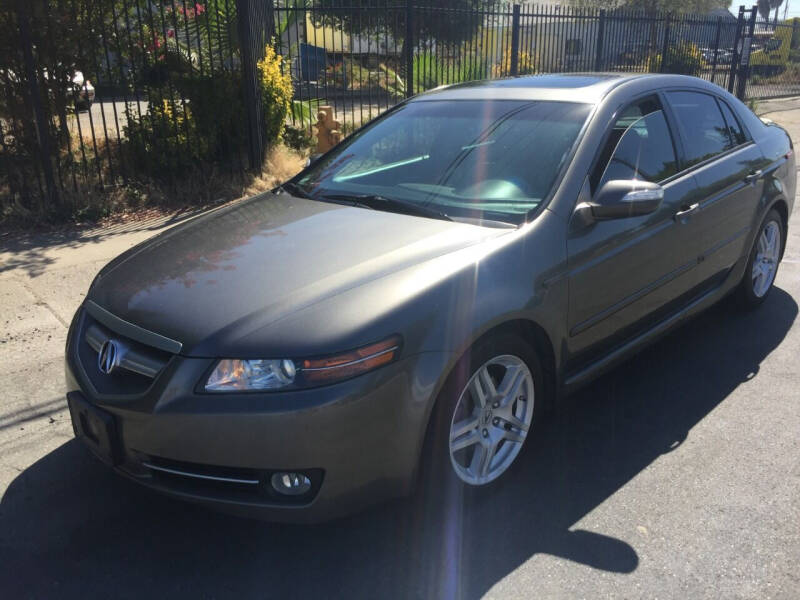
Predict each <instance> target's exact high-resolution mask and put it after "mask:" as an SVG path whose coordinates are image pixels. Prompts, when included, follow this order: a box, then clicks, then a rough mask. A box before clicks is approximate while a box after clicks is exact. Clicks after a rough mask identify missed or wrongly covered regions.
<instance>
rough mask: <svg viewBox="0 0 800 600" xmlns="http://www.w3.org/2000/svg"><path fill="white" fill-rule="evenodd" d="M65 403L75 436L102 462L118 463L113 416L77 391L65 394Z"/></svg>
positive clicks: (117, 439) (118, 455) (119, 458)
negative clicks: (92, 403)
mask: <svg viewBox="0 0 800 600" xmlns="http://www.w3.org/2000/svg"><path fill="white" fill-rule="evenodd" d="M67 403H68V404H69V413H70V417H71V419H72V429H73V431H74V432H75V437H77V438H78V439H80V440H81V441H82V442H83V443H85V444H86V445H87V446H88V447H89V449H90V450H91V451H92V452H93V453H94V454H95V455H96V456H97V457H98V458H99V459H100V460H102V461H103V462H104V463H106V464H108V465H111V466H114V465H116V464H119V462H120V460H121V456H122V453H121V451H120V448H119V438H118V436H117V424H116V421H115V420H114V416H113V415H112V414H110V413H108V412H106V411H104V410H102V409H100V408H97V407H96V406H93V405H91V404H89V403H88V402H87V401H86V399H85V398H84V397H83V394H81V393H79V392H70V393H69V394H67Z"/></svg>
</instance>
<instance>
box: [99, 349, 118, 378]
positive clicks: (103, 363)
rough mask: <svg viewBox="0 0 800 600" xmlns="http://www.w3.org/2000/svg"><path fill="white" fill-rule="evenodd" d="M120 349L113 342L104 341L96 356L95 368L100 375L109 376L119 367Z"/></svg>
mask: <svg viewBox="0 0 800 600" xmlns="http://www.w3.org/2000/svg"><path fill="white" fill-rule="evenodd" d="M119 359H120V348H119V346H118V345H117V342H115V341H114V340H106V341H105V342H103V345H102V346H100V352H99V353H98V354H97V368H98V369H100V372H101V373H105V374H106V375H110V374H111V372H112V371H113V370H114V369H116V368H117V367H118V366H119Z"/></svg>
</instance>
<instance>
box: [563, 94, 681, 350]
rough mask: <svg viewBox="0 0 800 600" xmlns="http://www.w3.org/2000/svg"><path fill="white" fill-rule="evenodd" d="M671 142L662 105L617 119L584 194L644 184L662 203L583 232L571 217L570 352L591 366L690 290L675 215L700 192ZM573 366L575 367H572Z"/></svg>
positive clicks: (631, 109) (644, 103) (650, 100)
mask: <svg viewBox="0 0 800 600" xmlns="http://www.w3.org/2000/svg"><path fill="white" fill-rule="evenodd" d="M677 156H678V154H677V151H676V146H675V137H674V135H673V133H672V132H671V128H670V124H669V123H668V120H667V115H666V114H665V112H664V110H663V107H662V105H661V101H660V99H659V97H657V96H655V95H653V96H648V97H646V98H644V99H641V100H638V101H636V102H634V103H632V104H631V105H630V106H628V107H627V108H624V109H623V110H621V111H620V112H619V113H618V116H617V117H616V118H615V122H614V123H613V124H612V127H611V130H610V132H609V133H608V137H607V141H606V142H605V144H604V146H603V147H602V148H601V150H600V152H599V155H598V159H597V161H596V166H595V167H594V168H593V170H592V172H591V174H590V176H589V177H588V178H587V182H586V184H585V186H584V191H583V192H582V195H583V196H589V198H584V199H590V197H591V196H592V195H593V194H595V193H596V192H597V190H598V189H599V188H600V187H601V186H602V185H603V183H604V182H606V181H610V180H617V179H641V180H646V181H651V182H654V183H659V184H661V186H662V187H663V191H664V199H663V201H662V202H661V205H660V207H659V208H658V209H657V210H656V211H655V212H654V213H652V214H649V215H644V216H635V217H627V218H622V219H615V220H602V221H594V222H592V223H590V224H588V225H584V224H581V223H580V221H579V219H577V218H576V217H577V216H578V215H577V213H576V215H574V216H573V219H572V221H571V223H570V231H569V234H568V240H567V252H568V260H569V269H568V272H569V308H568V333H569V337H568V346H569V347H568V351H569V354H570V355H571V356H572V357H574V362H576V363H582V362H584V361H589V360H591V358H592V357H593V356H594V355H595V354H600V353H602V352H603V351H604V349H605V348H607V347H608V346H609V345H612V344H614V343H615V342H618V341H621V340H622V339H624V338H627V337H629V336H631V335H634V334H635V333H636V332H637V330H641V329H643V328H646V327H647V320H648V319H652V318H655V317H657V316H658V313H659V311H663V310H667V309H668V308H669V306H670V303H671V302H672V301H675V300H676V299H677V298H679V297H681V296H682V295H683V294H685V293H686V292H688V291H689V290H690V288H691V277H690V276H689V275H688V272H689V271H691V269H692V268H693V267H694V266H695V265H696V255H695V254H694V253H693V252H692V251H691V250H688V249H687V242H688V236H687V234H686V228H685V227H684V226H683V222H682V221H681V220H680V219H676V217H675V215H676V213H677V214H680V213H681V211H683V210H685V209H687V208H688V204H687V203H688V202H689V201H691V199H692V198H693V197H694V194H696V190H697V186H696V183H695V180H694V177H693V176H692V175H691V174H688V175H687V174H681V173H679V172H678V171H679V165H678V158H677ZM576 366H577V365H576Z"/></svg>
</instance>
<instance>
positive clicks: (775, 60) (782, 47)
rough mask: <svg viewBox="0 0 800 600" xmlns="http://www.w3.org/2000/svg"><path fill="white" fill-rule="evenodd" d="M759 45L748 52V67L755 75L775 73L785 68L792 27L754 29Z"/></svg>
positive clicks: (787, 60) (790, 43)
mask: <svg viewBox="0 0 800 600" xmlns="http://www.w3.org/2000/svg"><path fill="white" fill-rule="evenodd" d="M756 36H757V38H756V39H758V40H759V44H763V45H761V47H759V48H756V47H755V45H754V46H753V50H752V52H751V53H750V68H751V70H752V72H753V73H754V74H757V75H775V74H777V73H780V72H782V71H783V70H784V69H786V65H787V64H788V63H789V50H790V48H791V45H792V28H791V27H787V26H779V27H775V28H774V30H773V31H762V32H761V33H759V32H758V31H756Z"/></svg>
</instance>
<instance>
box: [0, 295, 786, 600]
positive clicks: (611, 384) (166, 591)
mask: <svg viewBox="0 0 800 600" xmlns="http://www.w3.org/2000/svg"><path fill="white" fill-rule="evenodd" d="M797 312H798V308H797V304H796V303H795V301H794V300H793V299H792V297H791V296H790V295H789V294H787V293H786V292H784V291H783V290H781V289H777V288H776V289H775V290H774V291H773V292H772V294H771V296H770V297H769V298H768V300H767V302H766V303H765V305H764V306H763V307H762V308H761V309H759V310H757V311H754V312H750V313H740V312H738V310H737V309H736V307H735V306H734V305H733V303H732V302H730V301H726V302H724V303H722V304H721V305H719V306H718V307H716V308H714V309H712V310H710V311H708V312H707V313H705V314H704V315H701V316H700V317H698V318H696V319H694V320H692V322H691V324H690V325H689V326H688V327H683V328H681V329H680V330H678V331H675V332H674V333H672V334H671V335H669V336H668V337H667V338H666V339H664V340H662V341H660V342H659V343H657V344H656V345H654V346H652V347H650V348H649V349H648V350H646V351H644V352H642V353H640V354H639V355H638V356H636V357H635V358H634V359H633V360H631V361H630V362H628V363H626V364H624V365H623V366H621V367H620V368H618V369H616V370H615V371H614V372H612V373H610V374H608V375H606V376H604V377H603V378H601V379H599V380H598V381H597V382H595V383H594V384H592V385H591V386H589V387H588V388H586V389H585V390H583V391H582V392H579V393H578V394H575V395H573V396H572V397H570V398H568V399H567V400H566V401H565V402H564V404H563V405H562V408H561V409H560V410H559V411H558V413H557V414H556V415H555V416H554V417H552V418H550V419H549V420H547V421H545V422H543V423H541V424H540V425H539V427H538V429H539V431H538V433H537V436H536V437H534V438H533V439H530V440H529V443H528V446H527V447H526V449H525V452H523V454H522V455H521V456H520V460H519V464H518V465H515V468H514V472H513V474H509V475H510V476H507V477H505V478H504V480H501V481H500V482H498V484H499V485H498V486H497V487H496V488H494V489H492V490H488V492H489V493H486V494H480V495H479V496H476V495H474V494H471V493H467V494H458V493H456V492H453V493H452V494H450V496H449V499H448V500H446V501H445V502H444V505H442V504H441V503H440V504H439V505H437V506H432V504H433V503H432V502H430V498H431V495H430V494H427V493H426V490H424V489H420V490H418V491H417V493H416V494H415V496H414V497H412V498H410V499H405V500H398V501H395V502H392V503H389V504H384V505H381V506H378V507H375V508H373V509H370V510H368V511H366V512H365V513H361V514H359V515H355V516H353V517H348V518H346V519H341V520H338V521H334V522H330V523H324V524H320V525H314V526H309V525H303V526H300V525H279V524H269V523H261V522H256V521H249V520H244V519H239V518H235V517H228V516H225V515H221V514H217V513H214V512H210V511H207V510H205V509H203V508H200V507H196V506H193V505H189V504H185V503H182V502H179V501H176V500H172V499H169V498H165V497H161V496H159V495H156V494H154V493H152V492H150V491H148V490H145V489H142V488H139V487H138V486H136V485H135V484H132V483H129V482H127V481H125V480H123V479H122V478H119V477H117V476H115V475H113V474H112V473H110V472H108V471H107V470H106V469H105V467H103V466H102V465H101V464H99V463H98V462H97V461H96V460H95V459H93V458H92V457H91V456H90V455H89V454H88V452H87V451H85V450H84V448H83V447H81V445H80V444H78V443H77V442H75V441H71V442H68V443H66V444H64V445H62V446H61V447H60V448H58V449H56V450H55V451H53V452H51V453H50V454H48V455H47V456H45V457H44V458H42V459H41V460H39V461H38V462H37V463H35V464H34V465H32V466H31V467H30V468H28V469H27V470H25V471H24V472H23V473H21V474H20V475H19V476H18V477H17V478H16V479H15V480H14V481H13V482H12V484H11V485H10V487H9V488H8V490H7V491H6V493H5V495H4V497H3V498H2V502H0V565H2V568H0V589H2V590H3V591H4V594H7V597H9V598H15V597H93V596H103V597H108V596H113V597H131V598H142V597H146V596H150V595H153V593H156V594H157V595H158V596H159V597H191V598H197V597H230V596H234V595H238V596H244V597H251V596H258V597H281V598H283V597H292V596H299V597H331V596H348V597H370V598H374V597H380V598H386V597H404V598H405V597H432V598H449V597H465V598H477V597H480V596H481V595H483V594H484V593H486V592H487V591H488V590H489V589H490V588H491V587H492V586H493V585H495V584H496V583H497V582H499V581H500V580H501V579H503V578H504V577H505V576H506V575H508V574H509V573H510V572H512V571H514V570H515V569H516V568H517V567H519V566H520V565H521V564H523V563H524V562H526V561H528V560H530V559H531V558H533V557H535V556H536V555H537V554H549V555H554V556H556V557H560V558H562V559H567V560H569V561H573V562H577V563H582V564H585V565H588V566H591V567H593V568H595V569H602V570H606V571H611V572H619V573H628V572H631V571H633V570H635V569H636V568H637V566H638V564H639V556H638V554H637V552H636V549H635V547H634V546H632V545H631V544H632V543H633V544H635V541H631V540H637V539H640V538H638V537H637V533H636V531H635V530H634V531H629V530H627V529H626V530H625V531H606V532H589V531H584V530H581V529H580V528H576V527H575V524H576V523H577V522H578V521H580V519H582V518H583V517H584V516H585V515H587V514H588V513H589V512H590V511H592V510H594V509H595V508H596V507H598V506H599V505H600V504H601V503H603V502H604V501H605V500H606V499H607V498H609V497H610V496H611V495H613V494H614V493H615V492H616V491H617V490H619V489H620V488H621V487H623V486H625V485H626V483H628V482H629V481H630V480H631V479H632V478H633V477H635V476H636V475H637V474H639V473H640V472H642V471H643V470H644V469H646V468H647V467H648V466H649V465H650V464H651V463H653V461H655V460H656V459H658V458H659V457H660V456H662V455H663V454H665V453H668V452H671V451H673V450H674V449H676V448H677V447H678V446H680V444H681V443H682V442H683V441H684V440H685V439H686V438H687V436H688V435H689V433H690V431H691V429H692V428H693V427H694V426H695V425H696V424H697V423H698V422H699V421H701V420H702V419H703V418H705V417H706V416H707V415H708V414H709V413H710V412H711V411H712V410H713V409H714V408H715V407H716V406H717V405H719V404H720V403H721V402H722V401H724V400H725V399H726V397H727V396H728V395H729V394H730V393H731V392H732V391H733V390H734V389H735V388H736V387H737V386H739V385H740V384H742V383H744V382H747V381H748V380H750V379H753V378H754V377H758V376H759V374H758V373H759V365H760V364H761V363H762V361H763V360H764V359H765V357H767V355H769V354H770V353H771V352H772V351H773V350H774V349H775V348H776V347H777V346H778V345H779V344H780V342H781V340H783V338H784V337H785V336H786V334H787V332H788V331H789V329H790V328H791V326H792V324H793V322H794V321H795V318H796V316H797ZM641 502H642V503H644V504H646V503H647V498H642V499H641ZM631 519H632V517H631ZM628 520H630V519H628ZM631 527H634V525H631ZM621 537H624V538H625V539H627V540H628V541H623V540H622V539H619V538H621ZM531 585H532V586H533V585H535V584H534V583H532V584H531ZM533 589H534V588H532V589H531V593H533Z"/></svg>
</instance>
